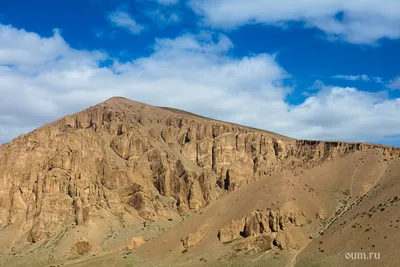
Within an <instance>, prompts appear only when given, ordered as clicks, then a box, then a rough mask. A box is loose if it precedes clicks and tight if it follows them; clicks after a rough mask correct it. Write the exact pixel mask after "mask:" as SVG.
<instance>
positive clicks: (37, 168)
mask: <svg viewBox="0 0 400 267" xmlns="http://www.w3.org/2000/svg"><path fill="white" fill-rule="evenodd" d="M399 176H400V149H398V148H395V147H388V146H383V145H373V144H367V143H346V142H323V141H307V140H295V139H292V138H288V137H285V136H282V135H278V134H275V133H271V132H267V131H263V130H259V129H254V128H248V127H244V126H240V125H236V124H232V123H227V122H222V121H216V120H212V119H208V118H204V117H200V116H197V115H195V114H191V113H187V112H184V111H180V110H176V109H171V108H160V107H154V106H150V105H146V104H142V103H139V102H134V101H131V100H128V99H125V98H121V97H114V98H111V99H109V100H107V101H105V102H103V103H100V104H98V105H96V106H93V107H90V108H88V109H86V110H84V111H81V112H78V113H76V114H73V115H69V116H65V117H64V118H62V119H60V120H57V121H55V122H53V123H50V124H47V125H44V126H42V127H40V128H39V129H37V130H35V131H33V132H31V133H28V134H25V135H21V136H19V137H18V138H15V139H14V140H12V142H10V143H7V144H3V145H1V146H0V181H1V186H0V240H2V242H0V255H1V256H0V265H1V266H27V265H29V266H61V265H65V266H136V265H139V264H140V265H143V266H168V265H170V266H187V265H189V266H200V265H201V266H244V265H246V266H299V267H301V266H376V264H377V261H378V260H374V259H371V260H352V259H351V258H350V259H348V258H349V256H354V253H358V252H361V253H364V252H365V253H367V254H368V255H367V256H369V253H370V252H373V253H375V254H371V255H372V256H377V255H380V260H379V265H382V266H399V264H400V257H399V256H397V253H396V252H397V245H398V244H399V243H400V241H398V240H400V238H399V237H400V236H399V235H400V234H399V231H398V227H399V226H400V222H399V220H400V215H399V214H400V213H399V206H398V203H399V200H400V193H399V192H400V190H399V189H400V188H399V182H398V180H399V179H398V178H399ZM351 253H353V254H351ZM378 253H380V254H378ZM360 255H361V254H360Z"/></svg>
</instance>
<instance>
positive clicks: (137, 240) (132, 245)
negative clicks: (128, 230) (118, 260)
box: [126, 236, 144, 250]
mask: <svg viewBox="0 0 400 267" xmlns="http://www.w3.org/2000/svg"><path fill="white" fill-rule="evenodd" d="M143 244H144V240H143V238H142V237H141V236H138V237H132V239H131V240H130V241H129V242H128V244H127V245H126V250H133V249H136V248H138V247H140V246H141V245H143Z"/></svg>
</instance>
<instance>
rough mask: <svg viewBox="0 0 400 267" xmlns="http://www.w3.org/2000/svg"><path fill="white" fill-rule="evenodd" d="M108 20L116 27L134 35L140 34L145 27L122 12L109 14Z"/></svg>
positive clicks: (117, 11)
mask: <svg viewBox="0 0 400 267" xmlns="http://www.w3.org/2000/svg"><path fill="white" fill-rule="evenodd" d="M107 18H108V20H109V21H110V23H111V24H112V25H113V26H114V27H119V28H122V29H125V30H127V31H129V32H130V33H132V34H139V33H140V32H142V31H143V30H144V26H143V25H140V24H138V23H137V22H136V21H135V20H134V19H133V18H132V17H131V16H130V15H129V14H128V13H126V12H124V11H120V10H116V11H113V12H111V13H109V14H108V16H107Z"/></svg>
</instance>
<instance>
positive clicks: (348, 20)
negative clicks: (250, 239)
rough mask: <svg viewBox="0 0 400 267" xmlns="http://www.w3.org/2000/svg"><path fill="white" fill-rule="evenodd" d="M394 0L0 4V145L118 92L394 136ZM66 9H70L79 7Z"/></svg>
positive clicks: (399, 105) (352, 133) (233, 114)
mask: <svg viewBox="0 0 400 267" xmlns="http://www.w3.org/2000/svg"><path fill="white" fill-rule="evenodd" d="M395 10H400V1H393V0H384V1H375V0H370V1H361V0H355V1H343V0H329V1H317V0H307V1H294V0H283V1H280V2H279V3H276V2H275V3H274V2H272V1H261V0H249V1H246V2H245V1H239V0H229V1H228V0H219V1H211V0H196V1H195V0H190V1H183V0H137V1H120V0H113V1H111V0H87V1H77V0H72V1H68V2H62V1H61V2H60V3H54V1H49V0H38V1H35V3H32V2H31V1H27V0H26V1H21V0H15V1H5V2H2V3H0V84H1V86H0V93H1V96H2V97H1V98H0V143H4V142H8V141H10V140H11V139H12V138H14V137H16V136H18V135H20V134H22V133H26V132H29V131H31V130H33V129H35V128H37V127H39V126H41V125H43V124H45V123H47V122H50V121H53V120H55V119H58V118H60V117H62V116H64V115H67V114H71V113H74V112H76V111H79V110H82V109H85V108H87V107H88V106H90V105H94V104H97V103H99V102H102V101H104V100H105V99H107V98H110V97H112V96H116V95H118V96H124V97H127V98H130V99H133V100H137V101H141V102H145V103H149V104H152V105H157V106H169V107H173V108H179V109H182V110H186V111H190V112H194V113H197V114H199V115H203V116H207V117H211V118H215V119H220V120H227V121H231V122H235V123H239V124H243V125H246V126H254V127H257V128H262V129H265V130H269V131H273V132H277V133H280V134H284V135H287V136H290V137H294V138H299V139H321V140H344V141H368V142H375V143H385V144H389V145H396V146H399V145H400V126H399V125H400V116H399V115H398V114H400V90H399V89H400V52H399V51H400V49H399V48H400V40H399V37H400V13H399V12H395ZM71 18H72V19H71Z"/></svg>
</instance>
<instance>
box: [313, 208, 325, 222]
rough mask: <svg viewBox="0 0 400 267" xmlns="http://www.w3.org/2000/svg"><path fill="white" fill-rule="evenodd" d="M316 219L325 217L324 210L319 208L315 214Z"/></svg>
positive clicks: (321, 219)
mask: <svg viewBox="0 0 400 267" xmlns="http://www.w3.org/2000/svg"><path fill="white" fill-rule="evenodd" d="M315 218H316V219H317V220H320V221H323V220H325V219H326V212H325V211H324V210H323V209H320V210H319V211H318V212H317V214H316V215H315Z"/></svg>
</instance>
